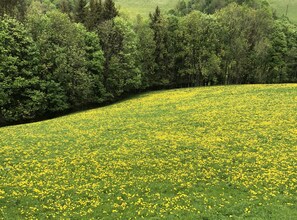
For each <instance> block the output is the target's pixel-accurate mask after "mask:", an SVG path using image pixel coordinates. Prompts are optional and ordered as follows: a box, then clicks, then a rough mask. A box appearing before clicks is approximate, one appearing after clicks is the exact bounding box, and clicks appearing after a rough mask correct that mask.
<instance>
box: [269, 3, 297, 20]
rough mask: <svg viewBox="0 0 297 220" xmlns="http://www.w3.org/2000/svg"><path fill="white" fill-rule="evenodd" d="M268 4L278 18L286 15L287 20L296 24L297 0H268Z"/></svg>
mask: <svg viewBox="0 0 297 220" xmlns="http://www.w3.org/2000/svg"><path fill="white" fill-rule="evenodd" d="M268 2H269V3H270V4H271V6H272V7H273V8H274V9H275V10H276V14H277V15H278V16H282V15H286V13H287V16H288V17H289V19H290V20H291V21H292V22H294V23H297V0H269V1H268ZM287 6H288V11H287Z"/></svg>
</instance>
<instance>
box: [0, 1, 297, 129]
mask: <svg viewBox="0 0 297 220" xmlns="http://www.w3.org/2000/svg"><path fill="white" fill-rule="evenodd" d="M199 2H200V1H195V0H191V1H188V2H185V1H180V2H179V3H178V5H177V6H176V8H175V9H172V10H170V11H169V12H168V13H163V12H162V11H161V10H160V8H159V7H157V8H156V10H155V11H154V12H153V13H151V14H150V15H149V17H147V18H142V17H140V16H137V18H136V19H135V20H131V19H127V18H126V16H125V15H120V13H119V12H118V10H117V8H116V7H115V4H114V2H113V1H112V0H105V1H101V0H76V1H75V0H55V1H54V0H47V1H39V0H34V1H32V0H27V1H21V0H15V1H10V0H9V1H8V0H4V1H1V3H0V15H1V20H0V125H5V124H10V123H15V122H24V121H28V120H32V119H35V118H39V117H43V116H45V115H51V114H56V113H61V112H64V111H68V110H71V109H79V108H82V107H83V106H89V105H98V104H101V103H106V102H111V101H114V100H116V99H118V98H120V97H122V96H123V95H124V94H130V93H133V92H135V91H137V90H144V89H149V88H169V87H170V88H173V87H186V86H205V85H226V84H246V83H285V82H297V27H296V25H294V24H293V23H291V22H290V21H289V20H288V19H287V18H284V17H283V18H277V17H276V16H275V15H274V14H273V13H272V10H271V8H270V7H269V5H268V4H267V3H266V2H265V1H256V0H253V1H251V0H249V1H242V0H241V1H238V0H237V1H230V0H229V1H215V0H213V1H207V4H206V3H205V5H201V4H199ZM219 2H220V4H219ZM223 3H224V4H223Z"/></svg>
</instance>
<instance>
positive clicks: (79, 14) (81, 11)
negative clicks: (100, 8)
mask: <svg viewBox="0 0 297 220" xmlns="http://www.w3.org/2000/svg"><path fill="white" fill-rule="evenodd" d="M86 6H87V2H86V0H78V2H77V5H76V8H75V21H76V22H80V23H82V24H85V22H86V20H87V14H88V11H87V7H86Z"/></svg>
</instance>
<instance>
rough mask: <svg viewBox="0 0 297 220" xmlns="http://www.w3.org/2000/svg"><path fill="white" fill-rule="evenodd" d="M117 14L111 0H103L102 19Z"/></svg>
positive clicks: (111, 17)
mask: <svg viewBox="0 0 297 220" xmlns="http://www.w3.org/2000/svg"><path fill="white" fill-rule="evenodd" d="M118 15H119V12H118V10H117V9H116V7H115V4H114V2H113V0H105V2H104V4H103V19H104V20H111V19H113V18H115V17H116V16H118Z"/></svg>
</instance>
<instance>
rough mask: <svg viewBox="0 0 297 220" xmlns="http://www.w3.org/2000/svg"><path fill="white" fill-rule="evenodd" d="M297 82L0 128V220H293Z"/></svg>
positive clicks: (147, 100) (131, 103)
mask: <svg viewBox="0 0 297 220" xmlns="http://www.w3.org/2000/svg"><path fill="white" fill-rule="evenodd" d="M296 125H297V84H290V85H244V86H227V87H224V86H219V87H204V88H195V89H179V90H169V91H159V92H151V93H146V94H143V95H140V96H139V97H135V98H133V99H130V100H127V101H123V102H120V103H117V104H114V105H111V106H107V107H103V108H99V109H95V110H90V111H86V112H82V113H78V114H73V115H70V116H66V117H61V118H57V119H53V120H48V121H43V122H38V123H34V124H26V125H19V126H12V127H6V128H1V129H0V219H24V218H28V219H29V218H30V219H45V218H64V219H66V218H69V219H120V218H122V219H129V218H131V219H138V218H141V217H144V218H150V219H162V218H163V219H242V218H250V219H277V220H278V219H282V220H286V219H297V205H296V204H297V201H296V198H297V194H296V189H297V188H296V187H297V176H296V175H297V174H296V173H297V170H296V169H297V166H296V163H297V155H296V151H297V126H296Z"/></svg>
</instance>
